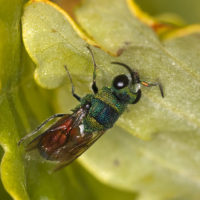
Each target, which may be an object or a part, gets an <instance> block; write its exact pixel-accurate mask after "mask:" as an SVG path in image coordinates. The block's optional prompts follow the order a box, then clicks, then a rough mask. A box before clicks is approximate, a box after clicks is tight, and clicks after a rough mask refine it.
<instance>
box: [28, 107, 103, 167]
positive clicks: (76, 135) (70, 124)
mask: <svg viewBox="0 0 200 200" xmlns="http://www.w3.org/2000/svg"><path fill="white" fill-rule="evenodd" d="M85 116H86V111H85V110H84V109H83V108H80V109H79V110H78V111H77V112H75V113H73V114H71V115H66V116H64V117H62V118H61V119H60V120H58V121H57V122H56V123H55V124H53V125H52V126H51V127H50V128H49V129H47V130H46V131H45V132H44V133H43V134H41V135H39V136H38V137H36V138H35V139H33V140H32V141H31V142H30V143H29V144H28V146H27V148H26V150H27V151H30V150H33V149H36V148H37V149H38V150H39V152H40V154H41V155H42V156H43V157H44V158H45V159H47V160H52V161H58V162H59V164H58V167H57V168H56V169H55V170H58V169H60V168H62V167H64V166H66V165H68V164H70V163H71V162H72V161H73V160H75V159H76V158H77V157H79V156H80V155H81V154H82V153H83V152H85V151H86V150H87V149H88V148H89V147H90V146H91V145H92V144H93V143H94V142H95V141H96V140H97V139H98V138H99V137H100V136H101V135H103V133H104V132H103V131H102V132H93V133H87V132H84V124H83V119H84V117H85Z"/></svg>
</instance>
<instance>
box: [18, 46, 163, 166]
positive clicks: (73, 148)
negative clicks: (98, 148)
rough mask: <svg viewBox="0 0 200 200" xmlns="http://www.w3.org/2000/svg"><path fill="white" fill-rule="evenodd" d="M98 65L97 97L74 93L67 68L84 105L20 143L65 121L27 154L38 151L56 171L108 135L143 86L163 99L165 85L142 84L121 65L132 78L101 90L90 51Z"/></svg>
mask: <svg viewBox="0 0 200 200" xmlns="http://www.w3.org/2000/svg"><path fill="white" fill-rule="evenodd" d="M88 50H89V52H90V54H91V56H92V60H93V64H94V72H93V83H92V90H93V93H94V94H87V95H86V96H84V97H82V98H81V97H79V96H78V95H77V94H76V93H75V91H74V85H73V83H72V79H71V76H70V73H69V71H68V69H67V67H66V66H65V69H66V71H67V73H68V76H69V78H70V81H71V84H72V95H73V96H74V97H75V98H76V99H77V100H78V101H79V102H80V104H79V105H78V106H77V107H75V109H74V110H73V113H72V114H55V115H53V116H51V117H50V118H48V119H47V120H46V121H44V122H43V123H42V124H41V125H40V126H39V127H38V128H36V130H34V131H33V132H32V133H30V134H28V135H26V136H25V137H23V138H22V139H21V140H20V141H19V144H20V143H21V142H23V141H24V140H26V139H28V138H29V137H32V136H33V135H35V134H36V133H38V131H39V130H40V129H41V128H42V127H43V126H44V125H45V124H46V123H47V122H49V121H50V120H52V119H54V118H61V119H59V120H58V121H57V122H56V123H55V124H53V125H52V126H51V127H50V128H48V129H47V130H46V131H45V132H44V133H42V134H40V135H39V136H37V137H36V138H35V139H33V140H32V141H31V142H30V143H29V144H28V145H27V146H26V150H27V151H31V150H34V149H38V151H39V152H40V154H41V155H42V156H43V157H44V158H45V159H47V160H52V161H58V162H59V165H58V167H57V168H56V169H60V168H62V167H64V166H66V165H68V164H69V163H71V162H72V161H73V160H75V159H76V158H77V157H79V156H80V155H81V154H82V153H83V152H84V151H86V150H87V149H88V148H89V147H90V146H91V145H92V144H93V143H94V142H95V141H96V140H97V139H98V138H100V137H101V136H102V135H103V134H104V132H105V131H106V130H108V129H110V128H112V126H113V125H114V123H115V122H116V121H117V120H118V118H119V117H120V115H121V114H122V113H123V112H124V111H125V110H126V108H127V105H128V104H135V103H137V102H138V101H139V100H140V98H141V89H140V88H141V85H143V86H146V87H151V86H159V88H160V92H161V95H162V97H164V95H163V89H162V87H161V84H160V83H158V82H156V83H148V82H145V81H141V80H140V78H139V75H138V73H137V72H135V71H133V70H132V69H131V68H130V67H129V66H127V65H126V64H124V63H120V62H112V64H115V65H120V66H122V67H124V68H126V69H127V71H128V73H129V74H130V78H129V77H128V76H127V75H126V74H120V75H118V76H116V77H115V78H114V79H113V81H112V85H111V86H110V87H107V86H104V87H103V88H102V89H100V90H99V89H98V87H97V84H96V63H95V60H94V56H93V53H92V51H91V49H90V48H89V47H88Z"/></svg>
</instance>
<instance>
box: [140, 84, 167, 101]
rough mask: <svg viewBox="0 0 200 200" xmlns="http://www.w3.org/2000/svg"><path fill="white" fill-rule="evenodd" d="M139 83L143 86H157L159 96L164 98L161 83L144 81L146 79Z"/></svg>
mask: <svg viewBox="0 0 200 200" xmlns="http://www.w3.org/2000/svg"><path fill="white" fill-rule="evenodd" d="M140 83H141V84H142V85H144V86H145V87H153V86H158V87H159V89H160V93H161V96H162V97H163V98H164V92H163V87H162V85H161V83H160V82H155V83H148V82H146V81H140Z"/></svg>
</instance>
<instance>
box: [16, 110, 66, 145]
mask: <svg viewBox="0 0 200 200" xmlns="http://www.w3.org/2000/svg"><path fill="white" fill-rule="evenodd" d="M65 115H66V114H55V115H52V116H51V117H49V118H48V119H47V120H45V121H44V122H42V124H40V125H39V126H38V127H37V128H36V129H35V130H34V131H32V132H31V133H29V134H28V135H26V136H24V137H23V138H22V139H21V140H20V141H19V142H18V143H17V144H18V146H19V145H20V144H21V143H22V142H23V141H24V140H26V139H27V138H29V137H31V136H33V135H35V134H36V133H37V132H38V131H39V130H40V129H41V128H42V127H43V126H44V125H45V124H47V123H48V122H49V121H51V120H52V119H55V118H57V117H63V116H65Z"/></svg>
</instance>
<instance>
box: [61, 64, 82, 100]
mask: <svg viewBox="0 0 200 200" xmlns="http://www.w3.org/2000/svg"><path fill="white" fill-rule="evenodd" d="M64 68H65V70H66V72H67V74H68V76H69V80H70V82H71V85H72V95H73V97H75V99H77V100H78V101H81V97H79V96H78V95H77V94H76V93H75V89H74V84H73V82H72V77H71V75H70V73H69V71H68V69H67V66H66V65H65V66H64Z"/></svg>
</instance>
